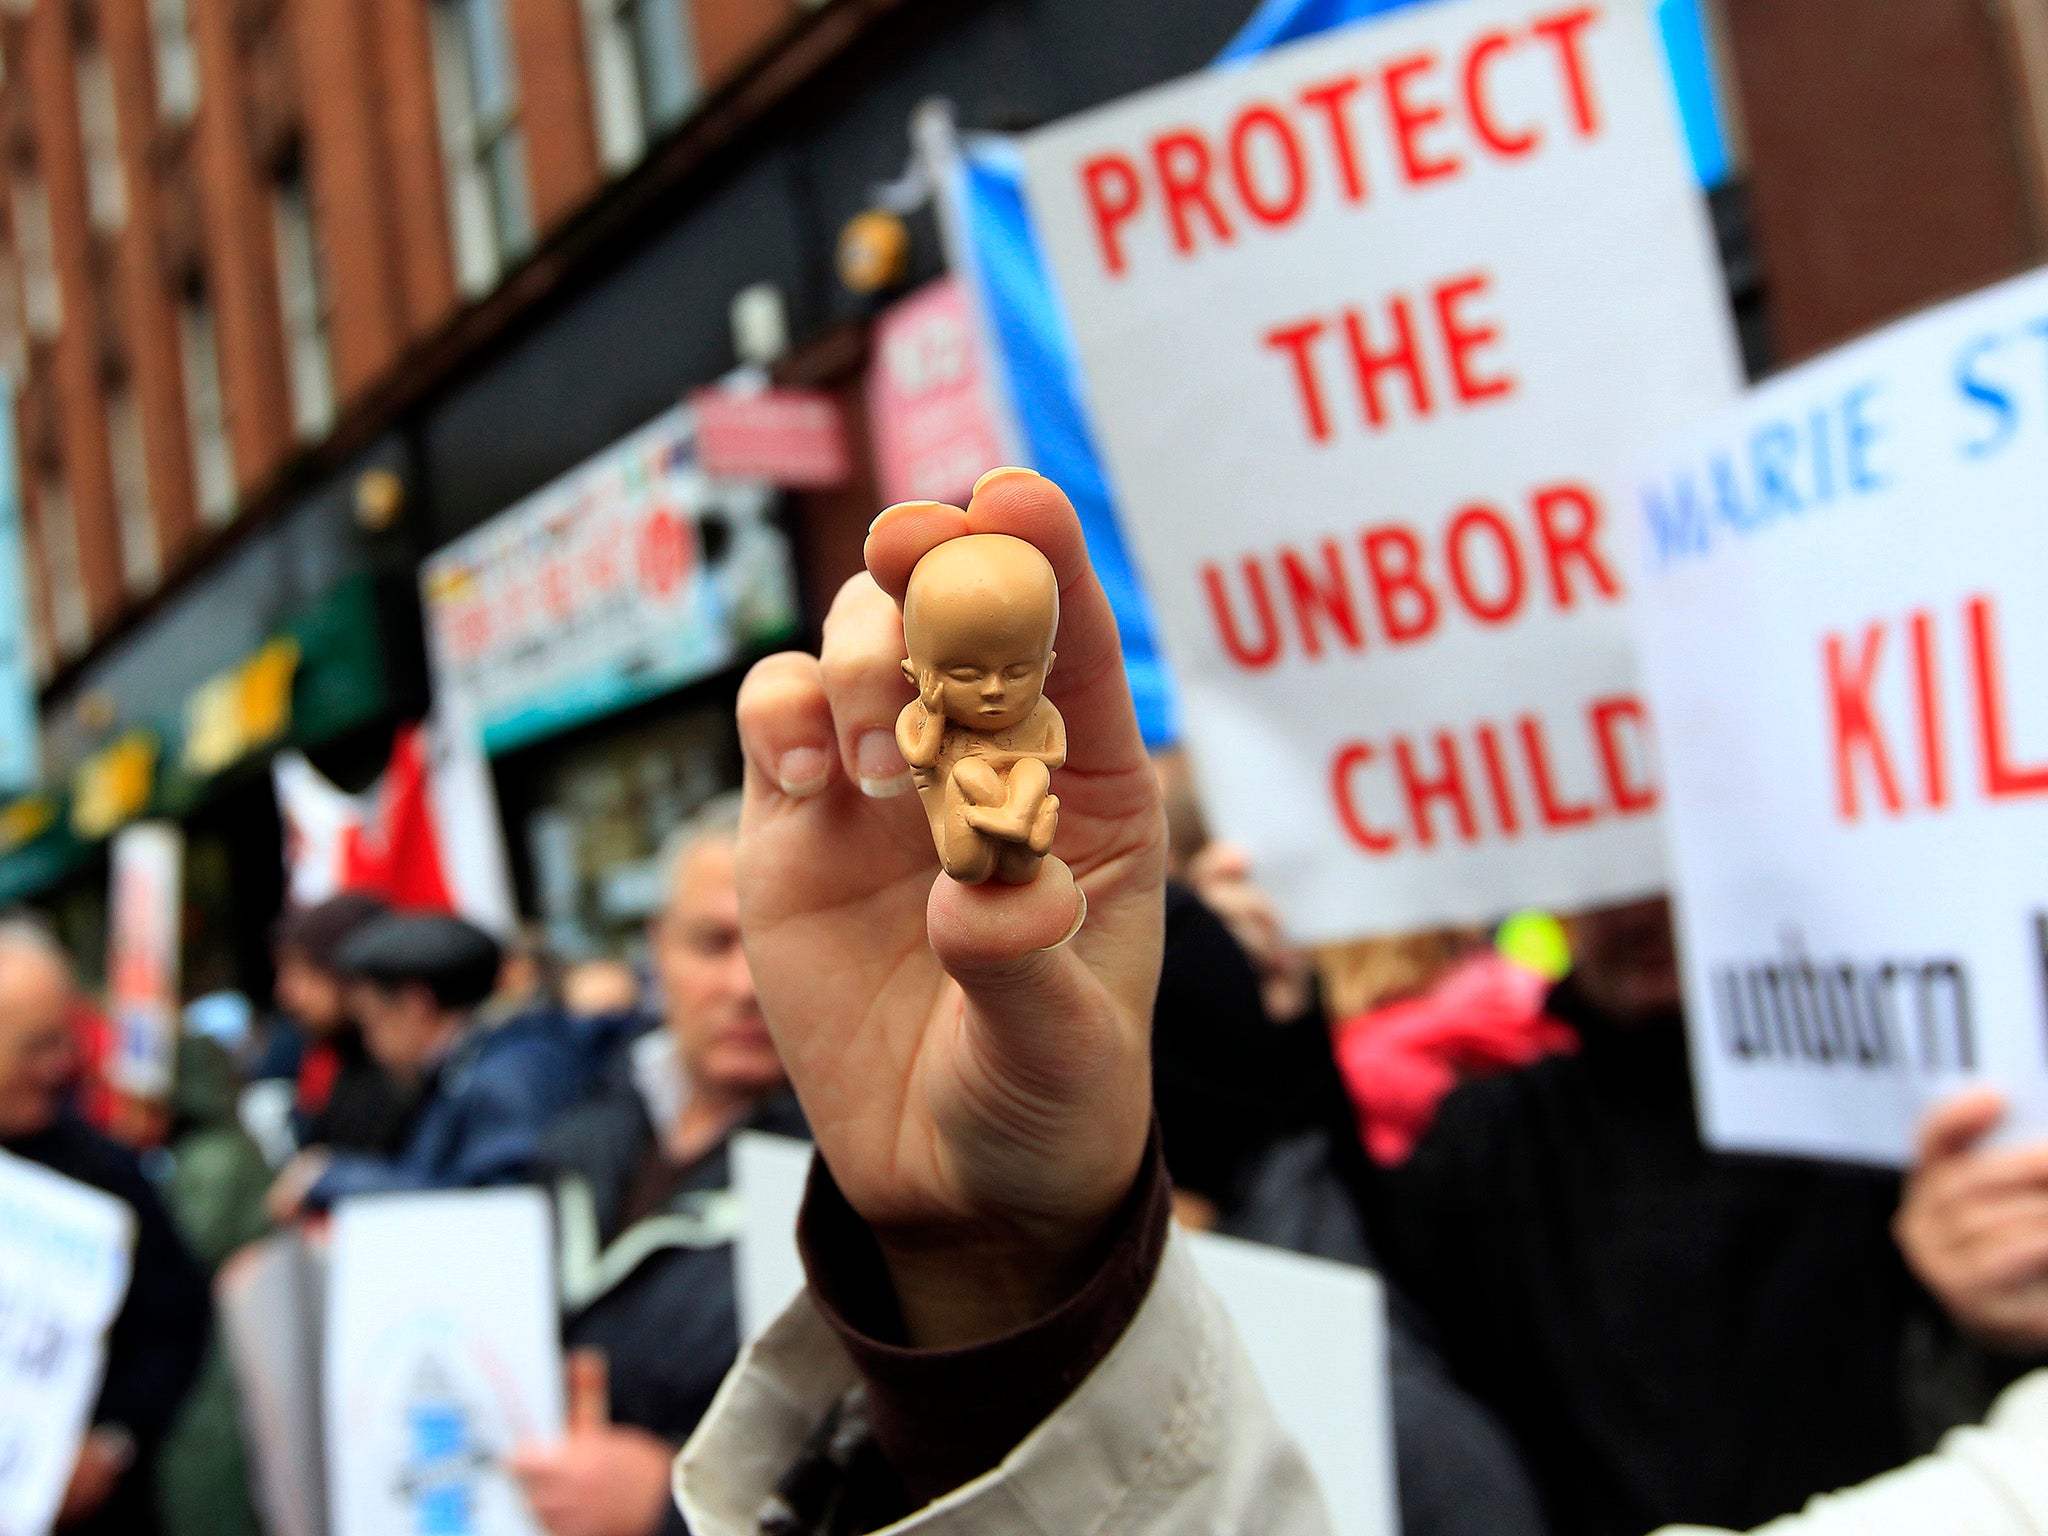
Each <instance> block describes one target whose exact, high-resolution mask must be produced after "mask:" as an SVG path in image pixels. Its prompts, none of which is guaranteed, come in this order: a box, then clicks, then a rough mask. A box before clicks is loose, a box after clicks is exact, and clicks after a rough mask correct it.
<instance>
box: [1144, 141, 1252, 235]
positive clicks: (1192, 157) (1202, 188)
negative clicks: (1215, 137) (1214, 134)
mask: <svg viewBox="0 0 2048 1536" xmlns="http://www.w3.org/2000/svg"><path fill="white" fill-rule="evenodd" d="M1152 163H1153V165H1154V167H1155V168H1156V169H1157V170H1158V172H1159V186H1160V190H1161V191H1163V192H1164V193H1165V194H1166V216H1167V218H1169V219H1170V220H1171V221H1172V223H1173V246H1174V249H1175V250H1177V251H1179V252H1180V253H1181V254H1182V255H1183V256H1186V255H1189V254H1191V253H1192V252H1193V251H1194V249H1195V236H1194V231H1193V230H1192V229H1191V228H1190V227H1189V224H1188V210H1189V209H1193V210H1195V211H1196V212H1198V213H1200V214H1201V215H1202V217H1203V218H1204V219H1205V220H1207V221H1208V225H1209V229H1210V232H1211V233H1212V234H1214V235H1215V237H1216V238H1217V240H1219V241H1220V242H1222V243H1223V244H1225V245H1228V244H1229V243H1230V241H1231V238H1232V234H1233V232H1232V230H1231V227H1230V221H1229V220H1228V219H1227V218H1225V217H1224V216H1223V209H1222V207H1221V206H1220V205H1219V204H1218V203H1217V201H1216V196H1215V194H1214V193H1213V192H1211V191H1210V190H1209V177H1210V175H1211V174H1212V172H1213V171H1214V166H1213V164H1212V163H1211V160H1210V156H1209V141H1208V140H1207V139H1205V138H1203V137H1202V136H1201V135H1200V134H1199V133H1195V132H1192V131H1189V130H1185V129H1183V130H1182V131H1180V132H1178V133H1165V134H1161V135H1160V136H1159V137H1158V138H1156V139H1154V140H1153V141H1152Z"/></svg>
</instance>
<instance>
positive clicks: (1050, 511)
mask: <svg viewBox="0 0 2048 1536" xmlns="http://www.w3.org/2000/svg"><path fill="white" fill-rule="evenodd" d="M968 533H1008V534H1013V535H1015V536H1016V537H1018V538H1022V539H1026V540H1028V541H1029V542H1031V543H1032V544H1035V545H1036V546H1037V547H1038V548H1039V549H1040V550H1041V551H1042V552H1043V553H1044V554H1045V556H1046V557H1047V559H1048V560H1049V561H1050V562H1051V563H1052V566H1053V570H1054V572H1055V573H1056V576H1057V578H1058V581H1059V585H1060V611H1061V625H1060V632H1059V642H1058V643H1059V651H1060V665H1059V668H1058V670H1057V671H1056V672H1054V673H1053V675H1052V677H1051V679H1050V682H1049V684H1048V687H1047V696H1048V697H1050V698H1051V699H1052V700H1053V701H1054V703H1055V704H1056V705H1057V706H1058V708H1059V709H1060V711H1061V713H1062V714H1063V716H1064V717H1065V720H1066V726H1067V732H1068V757H1067V763H1066V767H1065V768H1064V770H1063V771H1062V772H1061V774H1060V775H1059V777H1058V779H1057V780H1056V782H1055V788H1056V789H1057V791H1058V793H1059V796H1060V808H1061V809H1060V822H1059V830H1058V837H1057V843H1056V848H1055V852H1056V855H1057V856H1056V857H1053V858H1049V859H1047V861H1046V864H1045V867H1044V869H1043V871H1042V872H1041V873H1040V875H1039V877H1038V878H1037V879H1036V880H1034V881H1032V882H1031V883H1029V884H1027V885H1015V886H1012V885H1005V884H1002V883H1001V882H991V883H989V884H987V885H981V886H965V885H961V884H959V883H957V882H955V881H953V880H951V879H949V878H947V877H945V876H943V875H940V874H939V873H938V870H937V864H936V858H935V855H934V851H933V847H932V839H931V834H930V831H929V827H928V824H927V822H926V819H925V816H924V814H923V812H922V811H921V809H920V808H919V806H918V804H917V802H916V800H915V799H914V798H912V797H909V796H907V795H903V796H897V797H894V798H890V799H881V800H878V799H873V798H870V797H868V796H866V795H863V794H862V793H861V791H860V789H859V788H858V787H857V786H858V785H859V783H860V782H861V778H862V775H863V774H865V775H866V777H867V779H868V781H869V782H870V783H873V782H875V781H876V780H877V778H878V777H881V776H879V775H877V773H876V771H875V768H874V766H873V765H874V763H875V761H876V755H877V753H878V752H879V751H880V749H881V744H882V743H888V744H889V745H890V746H891V747H893V746H894V743H895V740H896V737H895V734H894V724H895V721H896V719H897V716H898V714H899V713H900V712H901V710H902V708H903V706H904V704H905V702H906V683H905V681H904V677H903V672H902V657H903V629H902V622H901V618H900V615H899V613H898V610H897V607H896V600H897V599H900V598H901V596H902V594H903V591H904V588H905V585H906V583H907V582H908V581H909V578H910V572H911V568H912V567H913V566H914V565H915V564H916V563H917V561H918V560H919V559H920V558H921V557H922V556H923V555H924V554H925V553H926V552H927V551H928V550H930V549H932V548H933V547H934V546H936V545H938V544H940V543H942V542H944V541H945V540H947V539H952V538H957V537H960V536H962V535H964V534H968ZM867 565H868V571H869V575H867V576H863V577H857V578H855V579H854V580H853V581H851V582H849V583H848V584H847V585H846V587H845V588H844V589H842V590H841V592H840V594H839V597H838V600H837V601H836V602H835V603H834V604H833V608H832V612H831V614H830V615H829V616H828V617H827V619H826V623H825V639H824V647H823V654H822V656H820V657H815V658H814V657H810V656H805V655H801V654H797V653H786V654H783V655H779V656H772V657H770V658H768V659H767V660H765V661H763V662H761V663H760V664H759V665H757V666H756V667H755V668H754V670H753V672H752V673H751V674H750V675H749V676H748V678H747V681H746V684H745V685H744V687H743V688H742V689H741V692H740V701H739V719H740V734H741V738H742V741H743V743H744V745H745V748H746V758H747V795H746V814H745V820H744V824H743V827H742V831H741V837H740V853H739V860H740V863H739V877H740V914H741V926H742V930H743V932H744V934H745V941H746V947H747V954H748V958H749V961H750V962H751V964H752V967H753V971H754V975H755V978H756V981H757V984H758V985H759V987H760V992H761V1001H762V1006H763V1009H764V1011H765V1013H766V1016H767V1020H768V1025H769V1028H770V1029H771V1031H772V1032H773V1033H774V1035H775V1039H776V1043H777V1045H778V1047H779V1048H780V1050H781V1052H782V1057H783V1060H784V1062H785V1063H786V1064H787V1066H788V1068H789V1072H790V1076H791V1079H792V1081H793V1082H794V1083H795V1085H796V1089H797V1092H798V1094H799V1095H800V1096H801V1097H802V1099H803V1102H804V1108H805V1111H806V1113H807V1114H808V1116H809V1118H810V1122H811V1126H812V1129H813V1131H814V1132H815V1133H816V1135H817V1138H818V1146H819V1150H820V1151H821V1153H822V1154H823V1155H824V1158H825V1161H826V1162H827V1164H828V1165H829V1166H830V1167H831V1169H832V1172H833V1175H834V1176H835V1178H836V1179H837V1180H838V1183H839V1186H840V1188H841V1189H842V1190H843V1191H844V1193H845V1195H846V1197H847V1199H848V1201H849V1202H850V1203H851V1204H852V1206H853V1208H854V1209H855V1210H856V1211H858V1212H859V1213H860V1214H861V1215H862V1216H863V1217H864V1218H865V1219H866V1220H867V1221H868V1223H869V1224H870V1225H871V1226H872V1227H873V1229H874V1231H875V1235H876V1238H877V1240H878V1242H879V1243H880V1245H881V1248H882V1252H883V1256H884V1258H885V1260H886V1262H887V1263H888V1265H889V1268H890V1273H891V1276H892V1278H893V1279H894V1281H895V1283H896V1287H897V1292H898V1297H899V1300H900V1302H901V1304H902V1309H903V1315H904V1320H905V1323H906V1325H907V1326H908V1328H909V1330H910V1333H911V1337H912V1341H913V1342H915V1343H919V1344H932V1345H937V1344H960V1343H967V1342H971V1341H974V1340H977V1339H980V1338H985V1337H989V1336H992V1335H993V1334H996V1333H999V1332H1003V1331H1006V1330H1008V1329H1010V1328H1013V1327H1016V1326H1019V1325H1021V1324H1023V1323H1025V1322H1029V1321H1032V1320H1034V1319H1036V1318H1037V1317H1039V1316H1042V1315H1043V1314H1044V1313H1045V1312H1046V1311H1048V1310H1050V1309H1051V1308H1052V1307H1054V1306H1056V1305H1057V1304H1058V1303H1059V1302H1060V1301H1061V1300H1063V1299H1064V1298H1065V1297H1066V1296H1067V1295H1068V1294H1070V1292H1071V1291H1072V1289H1073V1288H1074V1287H1075V1285H1077V1284H1078V1283H1079V1281H1080V1280H1081V1279H1082V1278H1083V1277H1084V1276H1085V1272H1086V1269H1087V1266H1088V1264H1089V1262H1090V1258H1091V1245H1092V1244H1093V1242H1094V1240H1095V1239H1096V1237H1097V1236H1098V1235H1099V1233H1100V1232H1101V1230H1102V1228H1103V1225H1104V1224H1105V1222H1106V1221H1107V1220H1108V1218H1109V1216H1110V1215H1111V1214H1112V1213H1113V1212H1114V1211H1115V1209H1116V1207H1117V1205H1118V1203H1119V1202H1120V1201H1121V1200H1122V1199H1123V1197H1124V1195H1125V1194H1126V1193H1127V1192H1128V1190H1129V1189H1130V1187H1131V1184H1132V1182H1133V1180H1134V1178H1135V1176H1136V1173H1137V1169H1138V1165H1139V1159H1140V1156H1141V1154H1142V1152H1143V1149H1144V1144H1145V1138H1146V1133H1147V1128H1148V1126H1149V1124H1150V1118H1151V1092H1150V1053H1149V1044H1148V1033H1149V1027H1150V1019H1151V1010H1152V1001H1153V995H1154V992H1155V990H1156V988H1157V986H1158V980H1159V960H1160V948H1161V940H1162V928H1163V921H1164V918H1163V896H1162V890H1163V882H1164V877H1165V862H1166V859H1165V846H1166V838H1165V824H1164V819H1163V817H1162V815H1161V812H1160V805H1159V794H1158V787H1157V783H1156V781H1155V779H1154V777H1153V774H1152V771H1151V767H1150V764H1149V762H1148V760H1147V758H1146V755H1145V750H1144V745H1143V742H1142V741H1141V739H1140V737H1139V735H1138V727H1137V721H1136V719H1135V717H1134V715H1133V713H1132V708H1131V700H1130V693H1129V689H1128V687H1127V685H1126V683H1125V681H1124V672H1123V664H1122V655H1121V651H1120V649H1119V646H1118V643H1117V636H1116V627H1115V621H1114V619H1113V618H1112V616H1111V613H1110V609H1109V604H1108V601H1107V599H1106V598H1105V597H1104V596H1103V592H1102V588H1101V585H1100V583H1099V582H1097V581H1096V579H1095V576H1094V573H1093V572H1092V570H1091V569H1090V568H1089V565H1088V558H1087V550H1086V546H1085V544H1084V543H1083V540H1082V536H1081V528H1080V524H1079V521H1078V520H1077V519H1076V518H1075V516H1074V512H1073V508H1072V507H1071V506H1070V505H1069V504H1068V502H1067V499H1066V497H1065V496H1063V495H1062V494H1061V493H1060V491H1059V490H1058V489H1057V487H1055V486H1053V485H1052V484H1051V482H1049V481H1046V480H1044V479H1041V478H1039V477H1038V476H1036V475H1033V474H1031V473H1029V472H1028V471H1021V470H1010V471H998V472H996V473H995V474H992V475H990V476H986V477H984V479H983V481H982V483H981V484H980V485H979V486H977V487H976V490H975V494H974V497H973V499H972V501H971V503H970V505H969V506H968V508H967V509H966V510H965V511H962V510H960V509H958V508H954V507H944V506H939V505H936V504H933V503H913V504H910V505H907V506H903V507H893V508H891V509H890V510H889V511H887V512H885V513H883V515H882V516H881V517H880V518H878V519H877V520H876V522H875V526H874V527H873V529H872V530H870V532H869V535H868V543H867ZM1084 917H1085V919H1086V920H1085V922H1084V921H1083V918H1084ZM1077 929H1078V932H1077V931H1076V930H1077Z"/></svg>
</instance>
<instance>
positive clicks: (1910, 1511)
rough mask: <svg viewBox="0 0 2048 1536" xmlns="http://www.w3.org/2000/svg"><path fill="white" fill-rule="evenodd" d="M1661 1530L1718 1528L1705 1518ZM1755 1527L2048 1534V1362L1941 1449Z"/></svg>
mask: <svg viewBox="0 0 2048 1536" xmlns="http://www.w3.org/2000/svg"><path fill="white" fill-rule="evenodd" d="M1661 1536H1714V1533H1709V1532H1703V1531H1700V1530H1698V1529H1697V1528H1696V1527H1688V1528H1683V1529H1681V1528H1679V1527H1673V1528H1672V1529H1671V1530H1669V1531H1666V1532H1663V1533H1661ZM1755 1536H2048V1371H2037V1372H2035V1373H2034V1374H2033V1375H2031V1376H2029V1377H2027V1378H2026V1379H2025V1380H2023V1381H2021V1382H2019V1383H2018V1384H2017V1385H2015V1386H2014V1387H2012V1388H2011V1390H2009V1391H2008V1392H2007V1393H2006V1394H2005V1396H2003V1397H2002V1398H2000V1399H1999V1401H1998V1405H1997V1406H1996V1407H1995V1408H1994V1409H1993V1410H1992V1412H1991V1416H1990V1418H1988V1419H1986V1420H1985V1422H1984V1423H1983V1424H1982V1425H1980V1426H1977V1427H1974V1428H1970V1429H1959V1430H1957V1431H1956V1432H1955V1433H1954V1434H1951V1435H1950V1436H1948V1438H1947V1439H1945V1440H1943V1441H1942V1443H1941V1447H1940V1449H1939V1450H1937V1451H1935V1453H1934V1454H1933V1455H1931V1456H1926V1457H1923V1458H1921V1459H1920V1460H1919V1461H1916V1462H1913V1463H1912V1464H1911V1465H1909V1466H1905V1467H1901V1468H1900V1469H1899V1470H1898V1471H1896V1472H1888V1473H1886V1474H1885V1475H1884V1476H1883V1477H1878V1478H1873V1479H1872V1480H1871V1481H1870V1482H1867V1483H1864V1484H1862V1485H1861V1486H1859V1487H1856V1488H1851V1489H1848V1490H1847V1491H1845V1492H1842V1493H1836V1494H1829V1495H1828V1496H1826V1497H1825V1498H1819V1499H1815V1500H1814V1501H1813V1503H1812V1504H1810V1505H1808V1506H1807V1508H1806V1510H1805V1511H1804V1512H1803V1513H1801V1514H1797V1515H1793V1516H1791V1517H1790V1518H1789V1519H1785V1520H1777V1521H1773V1522H1772V1523H1771V1524H1770V1525H1767V1526H1764V1527H1763V1528H1762V1529H1761V1530H1760V1531H1758V1532H1756V1533H1755Z"/></svg>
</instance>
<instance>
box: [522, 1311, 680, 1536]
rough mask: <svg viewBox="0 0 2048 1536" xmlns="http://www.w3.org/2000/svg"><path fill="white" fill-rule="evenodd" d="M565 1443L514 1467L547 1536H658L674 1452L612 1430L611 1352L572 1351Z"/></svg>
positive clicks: (531, 1452)
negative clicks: (609, 1357)
mask: <svg viewBox="0 0 2048 1536" xmlns="http://www.w3.org/2000/svg"><path fill="white" fill-rule="evenodd" d="M564 1368H565V1371H566V1374H567V1377H568V1391H567V1394H566V1400H565V1404H564V1406H565V1408H566V1410H567V1411H566V1413H565V1415H564V1419H565V1422H564V1425H563V1434H562V1438H561V1439H560V1440H559V1441H558V1442H556V1443H555V1444H553V1445H544V1446H543V1445H534V1446H526V1447H524V1448H522V1449H521V1450H520V1451H518V1452H517V1453H516V1454H515V1455H513V1457H512V1458H511V1460H510V1464H509V1468H508V1470H510V1472H511V1473H512V1475H513V1477H514V1478H516V1479H517V1480H518V1483H519V1486H520V1489H521V1491H522V1492H523V1493H525V1495H526V1502H527V1505H528V1507H529V1508H531V1509H532V1510H533V1514H534V1518H535V1519H537V1520H538V1521H540V1523H541V1525H542V1527H543V1528H544V1529H546V1531H547V1532H548V1536H656V1533H657V1532H659V1531H660V1529H661V1526H662V1521H663V1519H664V1518H665V1517H666V1515H667V1513H668V1507H669V1463H670V1462H671V1461H672V1460H673V1459H674V1456H675V1447H674V1446H672V1445H670V1444H669V1443H668V1442H667V1441H665V1440H663V1439H661V1438H660V1437H658V1436H656V1435H651V1434H649V1433H648V1432H647V1431H646V1430H644V1429H632V1428H628V1427H627V1426H625V1425H620V1424H614V1423H612V1413H611V1386H610V1371H609V1368H608V1365H607V1362H606V1360H605V1357H604V1352H603V1351H602V1350H597V1349H572V1350H570V1351H569V1356H568V1359H567V1360H566V1361H565V1362H564Z"/></svg>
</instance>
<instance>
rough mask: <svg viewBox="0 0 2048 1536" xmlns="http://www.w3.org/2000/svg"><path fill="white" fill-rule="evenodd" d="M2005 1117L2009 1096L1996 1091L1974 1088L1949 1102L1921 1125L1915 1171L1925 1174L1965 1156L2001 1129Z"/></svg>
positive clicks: (1929, 1114) (1929, 1113)
mask: <svg viewBox="0 0 2048 1536" xmlns="http://www.w3.org/2000/svg"><path fill="white" fill-rule="evenodd" d="M2004 1118H2005V1096H2004V1095H2003V1094H2001V1093H1999V1091H1998V1090H1997V1089H1995V1088H1972V1089H1970V1090H1969V1091H1967V1092H1965V1093H1959V1094H1957V1095H1956V1096H1955V1097H1954V1098H1952V1099H1946V1100H1944V1101H1943V1102H1942V1103H1940V1104H1938V1105H1936V1106H1935V1107H1934V1108H1933V1109H1932V1110H1930V1111H1929V1112H1928V1115H1927V1118H1926V1119H1925V1120H1923V1121H1921V1122H1920V1138H1919V1146H1918V1149H1917V1151H1916V1153H1915V1155H1914V1168H1915V1171H1918V1172H1925V1171H1926V1170H1927V1169H1929V1168H1932V1167H1934V1166H1936V1165H1937V1164H1940V1163H1945V1162H1948V1161H1949V1160H1950V1159H1951V1158H1957V1157H1961V1156H1962V1155H1963V1154H1964V1153H1965V1152H1968V1151H1969V1150H1970V1149H1971V1148H1972V1147H1974V1146H1976V1145H1977V1143H1978V1142H1980V1141H1982V1140H1983V1139H1984V1138H1985V1137H1986V1136H1988V1135H1990V1134H1991V1132H1992V1131H1993V1130H1994V1129H1996V1128H1997V1126H1998V1122H1999V1121H2001V1120H2003V1119H2004Z"/></svg>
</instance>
